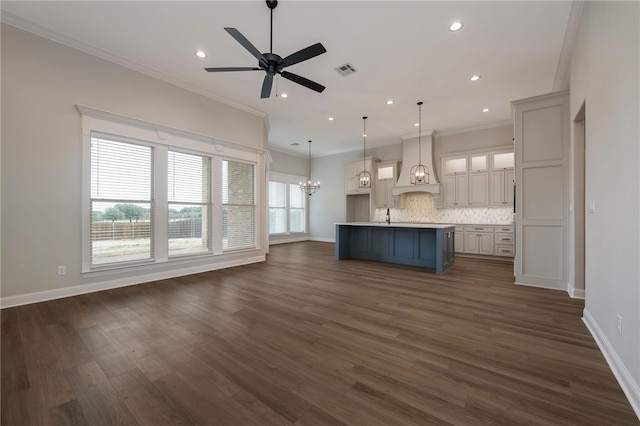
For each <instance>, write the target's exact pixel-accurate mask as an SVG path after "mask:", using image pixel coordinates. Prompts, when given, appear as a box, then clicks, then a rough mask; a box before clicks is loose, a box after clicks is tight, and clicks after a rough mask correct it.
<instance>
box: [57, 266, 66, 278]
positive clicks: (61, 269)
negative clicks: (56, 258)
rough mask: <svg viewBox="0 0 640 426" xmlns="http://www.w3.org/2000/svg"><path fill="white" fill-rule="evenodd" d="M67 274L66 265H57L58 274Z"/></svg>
mask: <svg viewBox="0 0 640 426" xmlns="http://www.w3.org/2000/svg"><path fill="white" fill-rule="evenodd" d="M62 275H67V267H66V266H64V265H62V266H58V276H62Z"/></svg>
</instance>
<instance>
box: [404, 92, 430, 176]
mask: <svg viewBox="0 0 640 426" xmlns="http://www.w3.org/2000/svg"><path fill="white" fill-rule="evenodd" d="M409 180H410V181H411V184H412V185H423V184H428V183H429V169H428V168H426V167H425V166H424V165H423V164H422V101H421V102H418V164H417V165H415V166H413V167H412V168H411V171H410V172H409Z"/></svg>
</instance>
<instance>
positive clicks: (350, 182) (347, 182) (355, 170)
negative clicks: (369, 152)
mask: <svg viewBox="0 0 640 426" xmlns="http://www.w3.org/2000/svg"><path fill="white" fill-rule="evenodd" d="M378 161H379V160H378V159H377V158H373V157H366V158H365V159H364V161H363V160H362V158H360V159H359V160H354V161H350V162H348V163H346V164H345V165H344V191H345V193H346V194H347V195H353V194H370V193H371V187H369V188H360V187H359V182H358V174H359V173H360V172H361V171H363V170H364V168H365V167H366V170H367V171H368V172H369V173H371V175H372V176H373V175H374V173H375V171H374V170H373V167H374V164H376V163H377V162H378Z"/></svg>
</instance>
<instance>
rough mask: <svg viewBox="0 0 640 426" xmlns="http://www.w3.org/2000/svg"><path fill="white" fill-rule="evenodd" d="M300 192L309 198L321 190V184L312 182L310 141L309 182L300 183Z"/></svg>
mask: <svg viewBox="0 0 640 426" xmlns="http://www.w3.org/2000/svg"><path fill="white" fill-rule="evenodd" d="M300 190H302V192H304V193H305V194H307V195H309V196H311V195H313V194H315V193H316V192H318V190H320V182H313V183H312V182H311V141H309V180H308V181H306V182H300Z"/></svg>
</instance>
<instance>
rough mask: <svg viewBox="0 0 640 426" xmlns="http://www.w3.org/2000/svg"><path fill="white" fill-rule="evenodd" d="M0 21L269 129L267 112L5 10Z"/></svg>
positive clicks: (0, 14) (0, 16)
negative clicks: (249, 116) (225, 107)
mask: <svg viewBox="0 0 640 426" xmlns="http://www.w3.org/2000/svg"><path fill="white" fill-rule="evenodd" d="M0 21H1V22H2V23H4V24H7V25H11V26H12V27H16V28H18V29H21V30H23V31H27V32H30V33H32V34H35V35H37V36H40V37H43V38H46V39H48V40H51V41H54V42H56V43H59V44H62V45H64V46H67V47H70V48H72V49H76V50H79V51H80V52H83V53H87V54H89V55H92V56H96V57H98V58H101V59H104V60H106V61H109V62H112V63H115V64H117V65H120V66H123V67H125V68H129V69H131V70H134V71H137V72H140V73H142V74H145V75H148V76H150V77H153V78H156V79H158V80H162V81H164V82H165V83H169V84H172V85H174V86H177V87H180V88H182V89H185V90H188V91H190V92H193V93H196V94H198V95H201V96H204V97H206V98H209V99H212V100H214V101H216V102H220V103H222V104H225V105H228V106H230V107H233V108H236V109H239V110H241V111H244V112H248V113H249V114H253V115H256V116H258V117H260V118H262V119H263V120H265V126H266V129H267V131H268V129H269V127H270V126H269V120H268V118H267V114H266V113H265V112H264V111H259V110H257V109H254V108H251V107H248V106H246V105H243V104H241V103H238V102H235V101H232V100H230V99H227V98H224V97H222V96H218V95H216V94H214V93H212V92H209V91H207V90H202V89H201V88H199V87H196V86H193V85H191V84H188V83H186V82H184V81H182V80H180V79H177V78H174V77H171V76H169V75H167V74H164V73H161V72H158V71H156V70H154V69H152V68H149V67H147V66H145V65H142V64H139V63H137V62H134V61H130V60H128V59H125V58H123V57H121V56H118V55H116V54H113V53H111V52H109V51H107V50H104V49H100V48H98V47H95V46H91V45H89V44H87V43H84V42H81V41H79V40H76V39H74V38H71V37H67V36H65V35H62V34H60V33H58V32H55V31H51V30H49V29H46V28H44V27H42V26H40V25H37V24H35V23H33V22H31V21H28V20H26V19H23V18H21V17H19V16H16V15H14V14H12V13H9V12H6V11H2V12H1V13H0Z"/></svg>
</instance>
